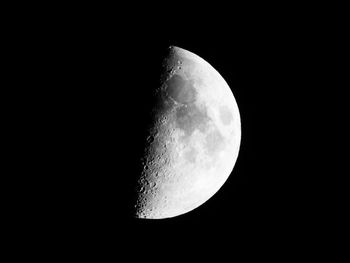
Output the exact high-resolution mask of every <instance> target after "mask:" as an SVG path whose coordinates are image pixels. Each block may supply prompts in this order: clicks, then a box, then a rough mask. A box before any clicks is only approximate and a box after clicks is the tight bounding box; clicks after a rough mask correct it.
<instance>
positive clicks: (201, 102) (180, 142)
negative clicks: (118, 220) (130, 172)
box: [135, 46, 241, 219]
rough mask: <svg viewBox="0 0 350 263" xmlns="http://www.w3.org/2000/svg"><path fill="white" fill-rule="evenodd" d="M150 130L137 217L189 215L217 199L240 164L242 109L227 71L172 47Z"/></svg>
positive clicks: (136, 212) (158, 217) (158, 91)
mask: <svg viewBox="0 0 350 263" xmlns="http://www.w3.org/2000/svg"><path fill="white" fill-rule="evenodd" d="M156 94H157V96H158V98H159V105H157V107H155V110H154V116H155V120H154V124H153V125H152V128H151V129H150V131H149V137H148V138H149V140H148V144H147V147H146V152H145V160H144V170H143V172H142V175H141V176H140V180H139V187H138V190H139V191H138V200H137V203H136V205H135V216H136V217H138V218H149V219H162V218H170V217H175V216H178V215H181V214H185V213H187V212H189V211H191V210H193V209H195V208H197V207H199V206H200V205H202V204H203V203H205V202H206V201H207V200H208V199H209V198H211V197H212V196H213V195H214V194H215V193H216V192H217V191H218V190H219V189H220V188H221V187H222V185H223V184H224V183H225V181H226V180H227V178H228V177H229V175H230V174H231V172H232V170H233V168H234V165H235V163H236V160H237V157H238V152H239V148H240V140H241V122H240V114H239V109H238V106H237V103H236V100H235V98H234V96H233V93H232V91H231V89H230V87H229V86H228V84H227V83H226V81H225V80H224V79H223V78H222V76H221V75H220V74H219V73H218V72H217V71H216V70H215V69H214V68H213V67H212V66H211V65H210V64H209V63H208V62H206V61H205V60H204V59H202V58H201V57H199V56H197V55H195V54H194V53H191V52H189V51H187V50H184V49H182V48H179V47H174V46H172V47H170V48H169V54H168V56H167V57H166V59H165V61H164V75H163V77H162V85H161V86H160V87H159V89H158V90H157V92H156Z"/></svg>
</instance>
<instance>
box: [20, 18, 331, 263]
mask: <svg viewBox="0 0 350 263" xmlns="http://www.w3.org/2000/svg"><path fill="white" fill-rule="evenodd" d="M76 12H77V11H75V12H73V15H67V17H66V16H64V17H61V16H60V15H57V14H56V16H55V17H56V18H57V19H50V23H44V22H45V21H47V20H48V19H49V17H50V16H51V13H47V14H46V16H47V17H45V18H42V17H41V18H40V19H38V21H37V22H36V23H34V24H29V25H22V26H23V32H25V34H23V39H22V41H25V43H27V45H26V46H25V50H24V51H25V52H24V53H23V54H25V55H23V56H24V58H25V61H27V63H28V65H27V66H28V67H31V68H32V70H33V72H34V73H32V74H29V76H28V79H29V80H30V81H32V82H33V83H35V85H36V86H37V87H38V88H35V89H33V90H32V91H31V92H30V93H31V96H33V94H34V97H36V101H38V103H33V104H34V105H33V106H34V108H35V107H37V110H36V111H37V112H36V113H37V115H35V116H36V117H35V118H34V119H36V120H34V119H33V120H32V121H31V122H30V125H32V126H33V127H34V126H35V125H34V124H35V123H39V124H40V127H42V128H41V129H40V130H39V131H37V129H36V128H35V129H34V128H33V130H34V133H36V134H35V135H36V136H37V137H38V138H39V139H40V141H41V142H42V143H41V144H40V147H39V148H38V149H39V150H38V151H39V152H40V158H39V159H40V163H41V168H40V169H39V170H40V171H39V172H38V173H40V176H38V177H35V178H37V179H33V180H34V184H36V187H37V188H38V189H40V191H38V193H40V194H37V195H38V196H37V200H38V202H34V203H35V205H33V206H32V210H30V213H29V214H30V217H31V218H33V220H34V221H36V224H38V225H39V226H40V228H44V229H45V230H44V231H43V232H44V236H46V237H47V238H49V239H51V238H52V237H53V236H54V237H57V240H60V242H66V243H71V244H72V246H74V245H75V246H84V244H94V245H96V243H99V244H100V245H101V246H102V247H105V248H107V249H108V248H111V247H118V249H119V251H121V250H124V248H125V249H126V250H131V251H134V252H130V253H129V256H130V257H131V258H133V255H132V254H133V253H137V251H142V253H143V252H144V251H147V253H150V254H151V255H152V254H153V255H155V254H154V253H155V251H157V250H161V251H162V253H164V254H166V255H167V257H171V253H173V252H172V250H175V251H178V252H175V253H174V254H177V255H179V254H180V255H181V254H182V251H184V250H189V251H193V250H195V251H198V253H201V254H202V255H203V254H204V255H205V251H201V250H205V249H211V248H215V249H216V250H218V251H220V250H222V251H231V250H232V251H235V252H238V251H241V250H249V249H250V248H252V249H254V250H255V251H256V253H261V252H262V251H266V250H271V249H272V250H279V251H282V250H284V249H286V250H289V249H290V248H291V247H292V250H293V249H294V248H295V246H296V245H295V244H296V243H297V244H298V246H299V249H300V248H301V249H307V248H308V244H309V243H311V242H313V241H311V240H315V238H316V239H317V237H319V236H321V235H322V234H321V233H320V232H319V231H318V229H319V227H321V226H320V224H321V223H320V222H319V221H318V218H317V216H316V214H317V213H316V210H317V209H318V208H319V207H320V206H321V205H322V200H320V199H319V198H317V197H316V196H314V192H313V191H312V189H313V188H314V187H315V186H313V185H312V183H313V182H314V181H313V179H314V178H313V175H312V173H313V171H312V163H313V162H314V157H313V156H312V154H311V149H312V148H313V146H314V145H315V144H316V143H315V140H316V136H315V134H314V133H311V132H310V130H309V129H308V127H309V126H310V122H311V125H312V122H313V121H315V119H317V116H315V112H314V102H317V99H316V98H315V89H316V88H317V89H318V92H320V88H319V87H315V86H314V85H313V81H314V79H317V78H321V76H319V75H318V73H316V71H317V67H315V64H317V63H318V62H320V63H321V62H322V61H321V60H322V58H320V57H319V56H318V54H319V52H320V47H319V43H320V37H319V35H318V34H319V31H318V30H320V29H319V27H316V26H315V25H314V23H313V22H312V21H311V22H310V21H306V20H307V19H306V20H305V19H304V20H303V22H300V20H299V19H296V18H295V17H294V16H293V15H290V16H287V18H285V17H284V14H285V13H281V14H279V15H276V16H273V17H269V16H264V15H259V16H258V15H257V14H259V12H256V13H254V15H253V14H250V15H248V16H242V17H235V15H237V12H238V11H235V12H233V13H232V14H231V15H230V16H229V19H228V20H227V21H223V22H222V24H213V23H211V21H210V22H209V23H208V24H206V23H205V21H206V19H202V20H197V18H196V19H195V18H194V17H192V19H193V21H192V19H190V17H191V16H189V15H188V13H187V16H186V13H185V14H181V15H180V16H179V19H178V20H176V19H172V20H170V21H169V19H168V18H167V15H166V14H164V17H162V15H161V16H160V18H159V19H154V23H149V22H150V21H151V20H152V19H151V18H150V16H151V15H150V14H149V13H147V14H148V15H145V17H139V16H137V17H138V19H135V18H134V17H133V18H130V17H129V16H128V15H126V18H125V17H123V18H121V17H120V16H119V15H116V14H115V15H106V16H104V15H102V14H99V15H98V14H95V13H93V14H94V15H91V13H88V14H84V13H83V12H79V16H77V15H76V14H77V13H76ZM255 15H257V16H255ZM182 16H183V17H185V18H186V19H189V20H191V22H189V23H187V25H181V24H180V23H179V24H178V22H179V21H181V20H183V18H181V17H182ZM217 16H218V17H220V16H219V15H217ZM306 17H307V16H306ZM180 18H181V19H180ZM214 20H216V17H215V19H214ZM297 21H299V22H297ZM305 21H306V22H305ZM185 24H186V23H185ZM321 39H322V37H321ZM170 45H175V46H179V47H181V48H184V49H186V50H189V51H191V52H193V53H195V54H197V55H199V56H200V57H202V58H203V59H205V60H206V61H207V62H209V63H210V64H211V65H212V66H213V67H214V68H215V69H216V70H217V71H218V72H219V73H220V74H221V75H222V76H223V78H224V79H225V80H226V82H227V83H228V85H229V86H230V88H231V89H232V92H233V94H234V96H235V98H236V101H237V104H238V107H239V110H240V114H241V123H242V140H241V148H240V152H239V156H238V159H237V162H236V165H235V168H234V170H233V172H232V174H231V176H230V177H229V179H228V180H227V182H226V183H225V184H224V186H223V187H222V188H221V189H220V191H219V192H218V193H217V194H215V195H214V196H213V197H212V198H211V199H210V200H208V201H207V202H206V203H205V204H203V205H202V206H200V207H199V208H197V209H195V210H193V211H191V212H189V213H187V214H184V215H181V216H178V217H175V218H171V219H163V220H140V219H134V218H132V217H131V214H130V209H131V207H132V204H133V201H134V196H133V191H132V187H133V184H134V182H135V178H136V177H137V175H138V174H139V172H140V167H139V165H140V164H139V162H138V160H139V157H140V156H141V155H142V151H143V142H144V141H143V140H144V136H145V127H146V126H147V123H148V120H149V118H150V116H149V114H148V113H149V110H150V108H151V107H152V105H153V102H154V101H153V100H152V99H153V98H152V94H151V91H152V90H153V89H154V88H155V87H157V86H158V85H159V77H160V73H161V71H160V63H161V62H162V60H163V58H164V54H165V52H166V51H165V50H166V48H167V47H168V46H170ZM22 52H23V51H22ZM25 56H28V58H27V57H25ZM32 61H35V63H31V62H32ZM323 114H325V113H323ZM32 126H31V127H32ZM38 162H39V160H38ZM41 174H42V175H41ZM33 180H31V183H32V184H33ZM310 183H311V184H310ZM43 196H44V197H45V198H43ZM34 207H35V209H34ZM37 213H40V215H42V216H40V217H39V218H38V214H37ZM224 241H226V242H224ZM117 243H118V244H117ZM120 243H121V244H120ZM153 245H154V246H155V248H156V249H155V250H152V249H150V248H151V247H152V246H153ZM135 247H137V249H134V248H135ZM142 248H144V249H142ZM168 250H169V252H168ZM258 251H259V252H258ZM140 253H141V252H140ZM232 253H234V252H232ZM156 254H157V253H156ZM157 255H158V254H157ZM162 255H163V254H162ZM145 257H147V256H145Z"/></svg>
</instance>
